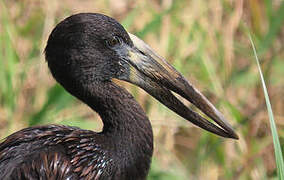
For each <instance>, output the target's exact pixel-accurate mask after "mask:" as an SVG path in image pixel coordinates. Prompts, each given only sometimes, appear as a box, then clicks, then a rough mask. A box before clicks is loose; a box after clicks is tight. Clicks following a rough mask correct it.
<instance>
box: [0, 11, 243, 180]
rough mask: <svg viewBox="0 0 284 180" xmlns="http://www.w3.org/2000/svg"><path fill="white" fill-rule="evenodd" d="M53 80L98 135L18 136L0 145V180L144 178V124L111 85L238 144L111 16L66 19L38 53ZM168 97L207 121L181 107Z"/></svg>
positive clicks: (149, 149) (25, 132) (147, 139)
mask: <svg viewBox="0 0 284 180" xmlns="http://www.w3.org/2000/svg"><path fill="white" fill-rule="evenodd" d="M44 54H45V59H46V62H47V65H48V68H49V70H50V72H51V74H52V76H53V77H54V79H55V80H56V81H57V82H58V83H59V84H60V85H61V86H62V87H63V88H64V89H65V90H66V91H67V92H69V93H70V94H71V95H73V96H75V97H76V98H77V99H79V100H80V101H82V102H83V103H85V104H86V105H87V106H89V107H90V108H91V109H92V110H93V111H95V112H97V113H98V114H99V116H100V118H101V120H102V122H103V128H102V131H101V132H94V131H91V130H84V129H80V128H78V127H72V126H65V125H56V124H50V125H41V126H33V127H27V128H25V129H22V130H20V131H17V132H15V133H13V134H11V135H9V136H8V137H6V138H5V139H3V140H2V142H1V143H0V179H2V180H12V179H13V180H14V179H43V180H45V179H54V180H55V179H56V180H63V179H68V180H73V179H74V180H75V179H86V180H89V179H95V180H133V179H137V180H143V179H146V178H147V174H148V172H149V169H150V164H151V158H152V155H153V132H152V127H151V123H150V121H149V119H148V117H147V116H146V113H145V112H144V110H143V109H142V107H141V106H140V105H139V104H138V102H136V100H135V99H134V97H133V96H132V95H131V94H130V93H129V92H128V91H127V90H126V89H125V88H123V87H122V86H121V85H119V84H118V83H117V80H122V81H126V82H129V83H132V84H134V85H136V86H138V87H140V88H142V89H144V90H145V91H146V92H147V93H149V94H150V95H151V96H153V97H154V98H156V99H157V100H158V101H159V102H161V103H162V104H164V105H165V106H166V107H168V108H169V109H170V110H172V111H174V112H175V113H176V114H177V115H179V116H181V117H183V118H184V119H185V120H188V121H190V122H191V123H193V124H195V125H196V126H199V127H201V128H202V129H205V130H207V131H209V132H212V133H214V134H216V135H219V136H222V137H225V138H232V139H238V135H237V134H236V133H235V131H234V130H233V128H232V126H231V125H230V124H229V123H228V122H227V120H226V119H225V117H224V116H223V115H222V113H221V112H220V111H218V110H217V109H216V108H215V106H214V105H213V104H211V103H210V101H209V100H208V99H207V98H206V97H205V96H204V95H202V93H201V92H200V91H199V90H197V89H196V88H195V87H194V86H193V85H192V84H191V83H190V82H189V81H188V80H186V79H185V78H184V77H183V76H182V75H181V73H179V72H178V71H177V70H176V69H175V68H174V67H173V66H172V65H170V64H169V63H168V62H167V61H166V60H165V59H164V58H163V57H161V56H160V55H158V53H156V52H155V51H154V50H153V49H152V48H151V47H150V46H149V45H147V44H146V43H145V42H144V41H143V40H141V39H140V38H138V37H137V36H135V35H133V34H131V33H129V32H127V31H126V30H125V29H124V27H123V26H122V25H121V24H120V23H119V22H118V21H116V20H115V19H113V18H111V17H109V16H107V15H104V14H100V13H79V14H74V15H71V16H69V17H67V18H65V19H64V20H62V21H61V22H60V23H58V24H57V25H56V27H55V28H54V29H53V30H52V32H51V34H50V36H49V38H48V40H47V45H46V47H45V50H44ZM174 93H176V94H178V95H180V96H182V97H183V98H184V99H186V100H187V101H189V102H191V103H192V104H193V105H194V106H196V107H197V108H198V109H200V110H201V111H202V112H203V113H204V114H205V115H206V116H207V117H208V118H210V119H212V120H213V121H215V123H213V122H210V121H208V120H207V119H206V118H204V116H202V115H200V114H199V113H197V112H195V111H193V110H191V109H190V108H188V107H187V106H185V105H184V104H183V103H182V102H181V101H180V100H179V99H178V98H177V97H176V96H175V95H174Z"/></svg>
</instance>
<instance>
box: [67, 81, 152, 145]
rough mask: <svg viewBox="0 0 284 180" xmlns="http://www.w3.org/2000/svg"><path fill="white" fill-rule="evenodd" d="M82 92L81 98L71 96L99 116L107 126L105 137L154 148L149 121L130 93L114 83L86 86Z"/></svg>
mask: <svg viewBox="0 0 284 180" xmlns="http://www.w3.org/2000/svg"><path fill="white" fill-rule="evenodd" d="M73 89H74V88H73ZM83 89H84V91H76V92H82V94H77V93H74V92H71V93H72V94H73V95H75V96H76V97H78V98H79V99H81V100H82V101H83V102H85V103H86V104H87V105H88V106H90V107H91V108H92V109H93V110H94V111H96V112H97V113H98V114H99V115H100V117H101V119H102V121H103V124H104V127H103V131H102V133H103V134H105V135H109V136H115V137H120V140H121V141H123V140H125V141H127V142H130V141H131V140H133V141H135V143H139V141H141V143H144V145H145V143H147V144H149V145H150V146H151V148H152V144H153V133H152V127H151V124H150V121H149V119H148V118H147V116H146V114H145V112H144V111H143V109H142V108H141V106H140V105H139V104H138V103H137V102H136V101H135V99H134V98H133V96H132V95H131V94H130V93H128V92H127V91H126V90H125V89H124V88H122V87H120V86H118V85H117V84H115V83H113V82H103V83H93V84H87V85H84V87H83ZM130 143H131V142H130Z"/></svg>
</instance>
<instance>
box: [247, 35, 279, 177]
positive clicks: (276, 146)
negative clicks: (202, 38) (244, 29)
mask: <svg viewBox="0 0 284 180" xmlns="http://www.w3.org/2000/svg"><path fill="white" fill-rule="evenodd" d="M249 39H250V42H251V45H252V48H253V52H254V56H255V60H256V63H257V67H258V71H259V75H260V80H261V84H262V88H263V93H264V97H265V102H266V106H267V111H268V115H269V122H270V128H271V133H272V139H273V145H274V151H275V159H276V165H277V172H278V177H279V179H280V180H283V179H284V162H283V156H282V150H281V146H280V142H279V137H278V133H277V128H276V125H275V121H274V116H273V112H272V107H271V104H270V100H269V96H268V92H267V88H266V85H265V81H264V78H263V74H262V71H261V67H260V64H259V60H258V56H257V53H256V49H255V46H254V43H253V41H252V38H251V36H249Z"/></svg>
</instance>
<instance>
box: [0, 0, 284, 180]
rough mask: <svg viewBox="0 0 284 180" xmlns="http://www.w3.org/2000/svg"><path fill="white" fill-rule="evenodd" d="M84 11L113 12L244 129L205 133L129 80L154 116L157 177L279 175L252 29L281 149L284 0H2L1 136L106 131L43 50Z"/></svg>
mask: <svg viewBox="0 0 284 180" xmlns="http://www.w3.org/2000/svg"><path fill="white" fill-rule="evenodd" d="M79 12H100V13H104V14H107V15H109V16H112V17H114V18H115V19H117V20H119V21H120V22H121V23H122V24H123V25H124V27H125V28H126V29H127V30H128V31H129V32H132V33H134V34H136V35H138V36H139V37H141V38H142V39H144V40H145V41H146V42H147V43H148V44H150V45H151V46H152V47H153V48H154V49H155V50H157V51H158V52H159V54H160V55H162V56H163V57H165V58H166V59H167V60H168V61H169V62H171V63H172V64H173V65H174V66H175V67H176V68H177V69H178V70H179V71H180V72H181V73H182V74H183V75H185V76H186V77H187V78H188V79H189V80H190V81H191V82H192V83H193V84H194V85H195V86H197V87H198V89H200V90H201V91H202V92H203V93H204V94H205V95H206V96H207V97H208V98H209V99H210V100H211V101H212V102H213V104H215V105H216V106H217V107H218V108H219V109H220V110H221V112H223V113H224V114H225V116H226V117H227V119H229V121H230V122H231V124H233V125H234V128H235V129H236V130H237V132H238V134H239V136H240V140H239V141H234V140H228V139H223V138H220V137H217V136H214V135H212V134H209V133H207V132H204V131H202V130H200V129H198V128H196V127H194V126H192V125H191V124H190V123H188V122H187V121H184V120H182V118H180V117H178V116H177V115H175V114H174V113H172V112H170V111H169V110H168V109H166V108H165V107H164V106H163V105H161V104H160V103H158V102H157V101H156V100H154V99H153V98H150V97H149V95H147V94H146V93H145V92H144V91H143V90H141V89H139V88H137V87H134V86H132V85H129V84H125V83H124V84H125V86H127V88H128V90H129V91H131V92H132V94H133V95H134V96H135V97H136V99H137V101H139V103H140V104H141V105H142V106H143V107H144V109H145V111H146V112H147V114H148V115H149V117H150V119H151V121H152V125H153V129H154V134H155V153H154V159H153V163H152V167H151V172H150V175H149V179H151V180H154V179H155V180H156V179H163V180H164V179H181V180H183V179H213V180H214V179H257V180H258V179H276V177H277V174H276V173H277V172H276V165H275V158H274V150H273V144H272V137H271V132H270V128H269V120H268V115H267V111H266V108H265V107H266V105H265V100H264V96H263V92H262V87H261V81H260V80H259V78H258V72H257V66H256V64H255V61H254V59H253V58H254V57H253V51H252V48H251V46H250V41H249V39H248V37H247V31H248V30H249V31H250V32H251V33H252V35H253V39H254V41H255V45H256V48H257V51H258V56H259V59H260V61H261V62H260V63H261V66H262V69H263V74H264V78H265V80H266V83H267V88H268V91H269V95H270V100H271V104H272V108H273V111H274V115H275V121H276V126H277V129H278V134H279V136H280V145H281V147H282V149H283V148H284V128H283V127H284V111H283V110H284V103H283V102H284V90H283V88H284V78H283V77H284V60H283V59H284V51H283V48H284V45H283V44H284V43H283V42H284V26H283V24H284V23H283V21H284V2H283V1H281V0H262V1H261V0H247V1H244V0H238V1H233V0H215V1H206V0H178V1H173V0H152V1H150V0H149V1H132V0H84V1H79V0H61V1H56V0H49V1H43V0H37V1H36V0H0V137H1V138H4V137H6V136H7V135H9V134H11V133H12V132H14V131H17V130H20V129H22V128H24V127H27V126H31V125H38V124H48V123H58V124H66V125H74V126H79V127H81V128H87V129H92V130H96V131H99V130H100V129H101V127H102V124H101V122H100V120H99V119H100V118H99V117H98V115H97V114H96V113H93V112H92V111H91V110H90V109H89V108H88V107H86V105H84V104H82V103H81V102H79V101H78V100H76V99H75V98H73V97H72V96H71V95H69V94H68V93H67V92H65V91H64V89H62V88H61V87H60V86H59V85H57V84H56V83H55V81H54V80H53V78H52V76H51V74H50V73H49V71H48V69H47V65H46V63H45V60H44V56H43V50H44V47H45V44H46V40H47V37H48V35H49V33H50V32H51V30H52V29H53V27H54V26H55V25H56V23H58V22H59V21H61V20H62V19H64V18H65V17H67V16H69V15H71V14H75V13H79ZM193 108H194V107H193ZM282 152H283V151H282Z"/></svg>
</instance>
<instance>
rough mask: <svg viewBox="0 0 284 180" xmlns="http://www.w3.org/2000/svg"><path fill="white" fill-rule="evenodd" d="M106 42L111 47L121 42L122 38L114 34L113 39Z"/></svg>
mask: <svg viewBox="0 0 284 180" xmlns="http://www.w3.org/2000/svg"><path fill="white" fill-rule="evenodd" d="M106 44H107V45H108V46H109V47H114V46H115V45H117V44H120V39H119V37H117V36H113V37H112V38H111V39H109V40H107V41H106Z"/></svg>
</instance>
